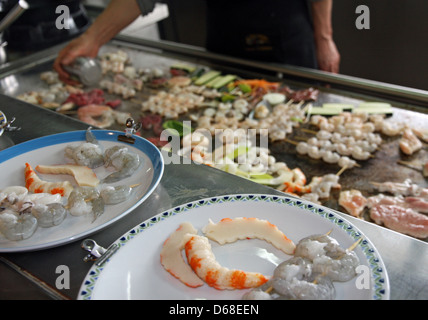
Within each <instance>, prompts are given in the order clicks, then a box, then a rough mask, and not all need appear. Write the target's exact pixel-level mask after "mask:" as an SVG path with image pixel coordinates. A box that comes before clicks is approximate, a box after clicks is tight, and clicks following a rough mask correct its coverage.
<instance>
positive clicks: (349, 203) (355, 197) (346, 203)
mask: <svg viewBox="0 0 428 320" xmlns="http://www.w3.org/2000/svg"><path fill="white" fill-rule="evenodd" d="M339 204H340V205H341V206H342V207H344V208H345V209H346V211H347V212H348V213H350V214H351V215H352V216H354V217H356V218H361V214H362V213H363V211H364V208H365V207H366V204H367V199H366V198H365V197H364V196H363V195H362V193H361V191H359V190H355V189H353V190H346V191H342V192H340V196H339Z"/></svg>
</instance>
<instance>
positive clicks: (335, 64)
mask: <svg viewBox="0 0 428 320" xmlns="http://www.w3.org/2000/svg"><path fill="white" fill-rule="evenodd" d="M316 46H317V60H318V68H319V69H320V70H322V71H328V72H332V73H339V65H340V54H339V51H338V50H337V47H336V44H335V43H334V41H333V39H322V40H319V41H317V42H316Z"/></svg>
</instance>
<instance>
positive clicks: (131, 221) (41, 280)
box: [0, 95, 428, 299]
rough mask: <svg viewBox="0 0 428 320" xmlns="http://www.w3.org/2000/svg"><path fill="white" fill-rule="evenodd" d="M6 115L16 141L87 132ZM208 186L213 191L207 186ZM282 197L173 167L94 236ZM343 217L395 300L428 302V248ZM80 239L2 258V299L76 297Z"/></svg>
mask: <svg viewBox="0 0 428 320" xmlns="http://www.w3.org/2000/svg"><path fill="white" fill-rule="evenodd" d="M0 105H2V109H3V112H5V113H7V114H14V115H15V116H16V117H17V119H18V120H17V125H21V126H22V130H21V131H17V132H8V133H5V134H6V135H8V136H9V137H10V138H11V139H12V140H13V141H14V142H15V143H19V142H22V141H26V140H29V139H32V138H36V137H40V136H44V135H47V134H51V133H58V132H62V131H69V130H80V129H85V128H86V127H87V126H86V125H85V124H83V123H81V122H79V121H75V120H72V119H70V118H68V117H65V116H62V115H58V114H56V113H54V112H50V111H48V110H44V109H41V108H38V107H35V106H33V105H30V104H27V103H24V102H21V101H17V100H15V99H13V98H10V97H6V96H3V95H1V96H0ZM201 177H204V178H203V179H201ZM207 182H209V187H207ZM236 193H255V194H282V193H279V192H278V191H276V190H274V189H271V188H268V187H265V186H262V185H259V184H256V183H253V182H250V181H248V180H246V179H242V178H239V177H236V176H233V175H230V174H227V173H224V172H222V171H220V170H217V169H213V168H210V167H208V166H202V165H196V164H191V165H188V164H168V165H166V167H165V172H164V176H163V178H162V180H161V182H160V185H159V186H158V187H157V188H156V190H155V191H154V193H153V194H152V195H151V196H150V197H149V198H148V199H147V200H146V201H145V202H144V203H143V204H142V205H140V206H139V207H138V208H137V209H135V211H134V212H133V213H132V214H130V215H127V216H126V217H124V218H123V219H121V220H119V221H118V222H117V223H115V224H113V225H112V226H110V227H108V228H106V229H104V230H103V231H100V232H98V233H96V234H94V235H93V236H92V237H91V238H93V239H94V240H95V241H97V242H98V243H99V244H100V245H102V246H105V247H106V246H108V245H110V244H111V243H112V242H114V241H115V240H116V239H117V238H119V237H120V236H121V235H123V234H124V233H125V232H127V231H128V230H130V229H131V228H133V227H134V226H135V225H137V224H139V223H140V222H142V221H144V220H146V219H148V218H150V217H152V216H154V215H156V214H158V213H161V212H163V211H165V210H167V209H170V208H172V207H174V206H176V205H180V204H183V203H186V202H189V201H193V200H197V199H200V198H206V197H214V196H218V195H223V194H236ZM339 214H341V215H343V216H344V217H345V218H346V219H348V220H350V221H351V222H352V223H353V224H354V225H355V226H357V227H358V228H359V229H360V230H361V231H362V232H364V233H365V234H366V236H367V237H368V238H369V239H370V240H371V241H372V242H373V244H374V246H375V247H376V248H377V249H378V250H379V253H380V255H381V257H382V259H383V261H384V263H385V265H386V268H387V273H388V276H389V280H390V286H391V299H428V285H427V283H428V269H427V268H426V266H427V265H428V244H427V243H425V242H422V241H419V240H415V239H413V238H410V237H408V236H405V235H402V234H398V233H396V232H393V231H390V230H387V229H385V228H382V227H379V226H376V225H374V224H372V223H368V222H364V221H362V220H359V219H355V218H352V217H350V216H348V215H344V214H342V213H339ZM85 255H86V252H85V251H83V250H82V248H81V241H76V242H72V243H69V244H66V245H63V246H60V247H56V248H52V249H46V250H40V251H33V252H23V253H7V254H1V255H0V261H1V262H2V263H0V299H75V298H76V297H77V295H78V291H79V288H80V286H81V284H82V281H83V279H84V277H85V276H86V274H87V272H88V270H89V269H90V267H91V264H90V263H85V262H83V257H84V256H85ZM59 265H66V266H68V267H69V270H70V288H69V289H61V290H59V289H56V279H57V277H58V274H57V273H56V267H57V266H59Z"/></svg>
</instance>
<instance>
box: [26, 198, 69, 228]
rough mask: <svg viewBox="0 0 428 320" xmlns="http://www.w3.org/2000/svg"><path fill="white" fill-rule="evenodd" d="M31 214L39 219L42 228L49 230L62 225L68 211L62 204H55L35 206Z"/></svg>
mask: <svg viewBox="0 0 428 320" xmlns="http://www.w3.org/2000/svg"><path fill="white" fill-rule="evenodd" d="M31 214H32V215H33V216H34V217H36V218H37V222H38V225H39V226H40V227H42V228H49V227H53V226H57V225H60V224H61V223H62V222H63V221H64V219H65V218H66V217H67V214H68V210H67V209H66V208H65V207H64V206H63V205H62V204H61V203H58V202H53V203H48V204H46V205H44V204H36V205H34V206H33V207H32V209H31Z"/></svg>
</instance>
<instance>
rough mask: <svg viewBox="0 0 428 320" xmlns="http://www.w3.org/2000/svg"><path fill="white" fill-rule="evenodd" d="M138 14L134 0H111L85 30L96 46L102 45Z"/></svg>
mask: <svg viewBox="0 0 428 320" xmlns="http://www.w3.org/2000/svg"><path fill="white" fill-rule="evenodd" d="M139 15H140V8H139V7H138V4H137V1H136V0H112V1H111V2H110V3H109V5H108V6H107V7H106V8H105V10H104V11H103V12H102V13H101V14H100V15H99V16H98V17H97V19H95V21H94V23H93V24H92V25H91V26H90V27H89V29H88V30H87V31H86V32H85V35H86V36H88V37H90V38H91V39H92V41H96V43H97V44H98V46H99V47H100V46H102V45H103V44H105V43H107V42H108V41H109V40H111V39H112V38H113V37H114V36H116V35H117V34H118V33H119V32H120V31H121V30H122V29H124V28H125V27H127V26H128V25H129V24H131V22H133V21H134V20H135V19H137V18H138V16H139Z"/></svg>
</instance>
